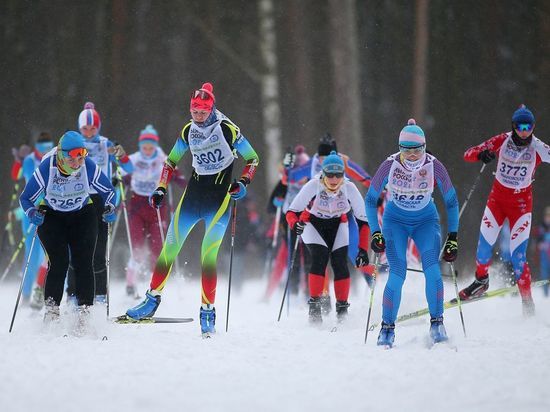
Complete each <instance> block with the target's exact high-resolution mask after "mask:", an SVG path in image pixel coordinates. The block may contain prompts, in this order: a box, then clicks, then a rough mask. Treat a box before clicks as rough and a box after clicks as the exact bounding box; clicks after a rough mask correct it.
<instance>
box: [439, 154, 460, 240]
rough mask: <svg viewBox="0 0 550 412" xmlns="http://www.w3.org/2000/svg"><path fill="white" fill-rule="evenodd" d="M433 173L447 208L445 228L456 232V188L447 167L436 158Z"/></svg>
mask: <svg viewBox="0 0 550 412" xmlns="http://www.w3.org/2000/svg"><path fill="white" fill-rule="evenodd" d="M434 175H435V180H436V182H437V185H438V187H439V190H440V191H441V194H442V195H443V200H444V202H445V207H446V208H447V230H448V231H449V232H458V197H457V196H456V190H455V188H454V186H453V184H452V182H451V178H450V177H449V173H447V169H446V168H445V166H443V163H441V162H440V161H439V160H437V159H435V160H434Z"/></svg>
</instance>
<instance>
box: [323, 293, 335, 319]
mask: <svg viewBox="0 0 550 412" xmlns="http://www.w3.org/2000/svg"><path fill="white" fill-rule="evenodd" d="M320 299H321V311H322V312H323V315H328V314H329V313H330V311H331V310H332V302H331V299H330V295H329V294H326V295H321V298H320Z"/></svg>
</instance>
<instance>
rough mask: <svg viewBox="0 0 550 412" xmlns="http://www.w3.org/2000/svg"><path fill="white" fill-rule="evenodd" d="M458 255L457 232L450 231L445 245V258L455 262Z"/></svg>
mask: <svg viewBox="0 0 550 412" xmlns="http://www.w3.org/2000/svg"><path fill="white" fill-rule="evenodd" d="M457 255H458V240H457V234H456V232H449V234H448V235H447V241H446V242H445V246H443V259H445V261H446V262H454V261H455V260H456V256H457Z"/></svg>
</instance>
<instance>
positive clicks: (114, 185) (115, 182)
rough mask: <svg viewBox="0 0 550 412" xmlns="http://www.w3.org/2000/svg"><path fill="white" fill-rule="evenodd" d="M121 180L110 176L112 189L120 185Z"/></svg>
mask: <svg viewBox="0 0 550 412" xmlns="http://www.w3.org/2000/svg"><path fill="white" fill-rule="evenodd" d="M120 182H121V180H120V179H119V178H118V177H116V176H112V177H111V184H112V185H113V187H117V186H118V185H119V184H120Z"/></svg>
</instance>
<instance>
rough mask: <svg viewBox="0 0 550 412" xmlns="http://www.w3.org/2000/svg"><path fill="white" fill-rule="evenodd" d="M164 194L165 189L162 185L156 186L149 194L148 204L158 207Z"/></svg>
mask: <svg viewBox="0 0 550 412" xmlns="http://www.w3.org/2000/svg"><path fill="white" fill-rule="evenodd" d="M165 195H166V189H165V188H164V187H160V186H159V187H157V189H156V190H155V191H154V192H153V193H152V194H151V196H149V204H150V205H151V206H153V207H154V208H156V209H158V208H159V207H160V206H161V205H162V201H163V200H164V196H165Z"/></svg>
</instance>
